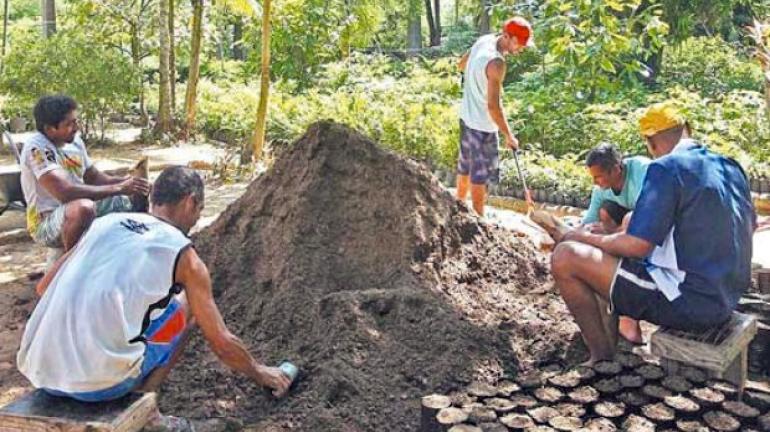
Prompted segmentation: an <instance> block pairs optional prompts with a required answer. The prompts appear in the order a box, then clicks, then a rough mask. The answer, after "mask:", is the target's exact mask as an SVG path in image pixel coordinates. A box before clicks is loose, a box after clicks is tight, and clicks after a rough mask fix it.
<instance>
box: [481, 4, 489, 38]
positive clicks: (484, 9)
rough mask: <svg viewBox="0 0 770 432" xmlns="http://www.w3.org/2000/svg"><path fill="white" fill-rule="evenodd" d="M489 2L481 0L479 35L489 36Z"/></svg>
mask: <svg viewBox="0 0 770 432" xmlns="http://www.w3.org/2000/svg"><path fill="white" fill-rule="evenodd" d="M490 6H491V4H490V2H489V0H481V11H480V14H479V21H478V23H479V33H481V34H483V35H485V34H489V7H490Z"/></svg>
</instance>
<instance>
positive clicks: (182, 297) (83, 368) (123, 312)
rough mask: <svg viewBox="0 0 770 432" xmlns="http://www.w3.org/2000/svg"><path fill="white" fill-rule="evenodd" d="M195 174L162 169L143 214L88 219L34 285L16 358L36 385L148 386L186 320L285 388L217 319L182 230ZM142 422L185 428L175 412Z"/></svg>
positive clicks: (220, 352) (169, 363)
mask: <svg viewBox="0 0 770 432" xmlns="http://www.w3.org/2000/svg"><path fill="white" fill-rule="evenodd" d="M203 200H204V197H203V181H202V180H201V178H200V176H199V175H198V174H197V173H196V172H195V171H194V170H192V169H189V168H185V167H170V168H167V169H165V170H164V171H163V172H162V173H161V174H160V176H159V177H158V179H157V180H156V181H155V184H154V185H153V188H152V196H151V203H152V206H151V208H150V214H143V213H113V214H110V215H107V216H104V217H101V218H98V219H96V220H95V221H94V222H93V224H92V225H91V227H90V228H89V229H88V231H86V232H85V234H84V235H83V236H82V237H81V238H80V240H79V241H78V243H77V244H76V245H75V246H74V247H73V248H72V249H70V250H69V251H68V252H67V253H66V254H64V255H63V256H62V257H61V258H60V259H59V260H58V261H57V262H56V263H55V264H54V266H53V267H52V268H51V270H50V271H49V272H48V273H47V274H46V275H45V276H44V277H43V279H42V280H41V281H40V282H39V283H38V285H37V292H38V294H39V295H40V296H41V298H40V301H39V302H38V304H37V306H36V307H35V310H34V311H33V312H32V315H31V316H30V318H29V321H28V322H27V325H26V328H25V331H24V336H23V337H22V341H21V346H20V348H19V352H18V355H17V359H16V362H17V365H18V367H19V370H20V371H21V373H22V374H24V375H25V376H26V377H27V378H28V379H29V380H30V382H31V383H32V384H33V385H34V386H35V387H36V388H40V389H43V390H45V391H46V392H48V393H50V394H53V395H57V396H67V397H71V398H74V399H78V400H81V401H85V402H98V401H105V400H112V399H117V398H120V397H122V396H124V395H126V394H128V393H129V392H134V391H153V390H155V389H157V388H158V387H159V385H160V383H161V382H162V381H163V379H164V378H165V377H166V375H167V374H168V372H169V371H170V370H171V368H172V367H173V365H174V363H175V362H176V360H177V359H178V358H179V355H180V354H181V352H182V350H183V348H184V345H185V343H186V342H187V340H188V338H189V336H190V330H191V328H192V327H193V325H195V324H197V326H198V327H200V329H201V332H202V333H203V337H204V338H205V339H206V341H207V342H208V343H209V346H210V347H211V349H212V351H213V352H214V353H215V354H216V355H217V356H218V357H219V359H220V360H221V361H222V362H223V363H224V364H225V365H227V366H228V367H230V368H231V369H235V370H236V371H238V372H241V373H243V374H245V375H246V376H248V377H249V378H251V379H253V380H254V381H256V382H257V383H258V384H260V385H262V386H264V387H267V388H270V389H272V390H273V394H274V395H276V396H282V395H283V394H285V393H286V391H287V389H288V387H289V385H290V380H289V378H288V377H287V376H286V375H284V374H283V373H282V372H281V371H280V370H279V369H278V368H273V367H267V366H265V365H263V364H261V363H259V362H258V361H257V360H255V359H254V357H252V356H251V355H250V354H249V352H248V351H247V349H246V346H245V345H244V344H243V342H241V341H240V339H238V337H236V336H234V335H233V334H232V333H230V331H229V330H228V329H227V327H226V326H225V323H224V321H223V320H222V316H221V314H220V312H219V309H218V308H217V305H216V304H215V303H214V297H213V295H212V288H211V279H210V277H209V273H208V269H207V268H206V265H205V264H204V263H203V262H202V261H201V260H200V258H199V257H198V254H197V253H196V252H195V249H194V248H192V247H191V242H190V239H189V238H188V237H187V233H188V232H189V230H190V229H191V228H192V227H193V226H194V225H195V223H196V222H197V221H198V219H199V218H200V214H201V210H202V209H203ZM152 422H153V423H154V424H155V425H157V426H164V427H167V428H171V429H172V430H179V429H182V430H185V429H187V427H186V426H189V424H188V423H187V422H186V420H184V419H177V418H173V417H167V416H161V415H160V413H156V415H155V416H154V417H153V420H152Z"/></svg>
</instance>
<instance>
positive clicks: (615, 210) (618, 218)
mask: <svg viewBox="0 0 770 432" xmlns="http://www.w3.org/2000/svg"><path fill="white" fill-rule="evenodd" d="M649 164H650V160H649V159H647V158H646V157H643V156H634V157H629V158H626V159H623V158H622V157H621V156H620V152H618V149H617V148H615V146H613V145H610V144H600V145H599V146H597V147H596V148H594V149H593V150H591V151H590V152H589V153H588V156H586V167H587V168H588V172H589V173H590V174H591V177H592V178H593V180H594V184H595V185H596V186H595V187H594V190H593V192H592V193H591V204H590V206H589V207H588V211H587V212H586V214H585V216H584V217H583V224H584V225H588V226H590V228H591V232H593V233H595V234H615V233H618V232H624V231H625V230H626V228H627V227H628V222H629V220H631V213H632V212H633V210H634V207H636V200H637V199H639V194H640V193H641V191H642V185H643V184H644V178H645V176H646V175H647V166H648V165H649ZM619 331H620V334H621V336H623V338H625V339H626V340H628V341H629V342H631V343H634V344H641V343H642V342H643V341H642V334H641V330H640V329H639V323H638V322H637V321H636V320H633V319H631V318H628V317H621V318H620V322H619Z"/></svg>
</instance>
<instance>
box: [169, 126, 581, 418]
mask: <svg viewBox="0 0 770 432" xmlns="http://www.w3.org/2000/svg"><path fill="white" fill-rule="evenodd" d="M195 243H196V248H197V250H198V252H199V254H200V255H201V257H202V258H203V260H204V261H205V262H206V263H207V264H208V266H209V270H210V271H211V275H212V280H213V285H214V290H215V296H216V299H217V303H218V305H219V307H220V309H221V311H222V313H223V315H224V317H225V321H226V322H227V324H228V326H229V327H230V329H231V330H232V331H233V333H235V334H237V335H238V336H240V337H241V338H243V339H244V341H245V342H246V344H247V345H249V347H250V348H251V349H253V350H258V351H254V352H259V353H261V356H262V360H264V361H267V362H268V363H269V364H277V363H278V362H279V361H280V360H282V359H290V360H291V361H293V362H295V363H296V364H298V365H299V366H300V367H301V368H302V369H303V370H304V372H305V373H306V377H305V378H304V379H303V380H302V381H301V382H300V384H299V386H298V388H297V389H296V390H295V391H294V392H293V393H292V395H291V396H290V397H288V398H286V399H284V400H281V401H274V400H272V399H271V398H269V397H267V396H266V395H265V393H264V392H263V391H262V390H261V389H260V388H258V387H257V386H256V385H254V384H253V383H251V382H250V381H249V380H248V379H246V378H245V377H243V376H241V375H237V374H234V373H231V372H229V371H227V370H225V369H224V367H223V366H221V365H220V364H219V363H218V361H217V360H216V358H215V357H214V356H213V354H211V352H210V351H209V350H208V348H206V346H205V341H203V339H202V338H201V337H200V336H196V337H194V338H193V340H192V341H191V344H190V346H189V347H188V349H187V351H186V353H185V356H184V358H183V359H182V361H181V363H180V366H179V367H178V368H177V370H176V371H175V372H174V373H173V374H172V376H171V377H170V380H169V382H168V383H167V384H166V386H165V388H164V390H165V394H164V395H163V397H162V399H161V408H162V409H163V410H164V411H165V412H167V413H169V414H178V415H186V416H190V417H192V418H211V417H229V418H236V419H239V421H240V422H242V423H244V424H254V423H258V424H259V425H270V426H271V428H270V430H281V429H298V430H312V431H345V430H403V431H406V430H415V429H416V427H417V425H418V423H419V403H420V402H419V401H420V397H422V396H423V395H425V394H427V393H430V392H433V391H449V390H451V389H452V388H457V387H459V386H461V385H462V384H463V383H467V382H469V381H470V380H471V379H478V378H481V379H483V378H494V377H499V376H500V375H502V374H503V373H507V374H511V375H515V373H516V370H517V368H518V367H520V366H521V365H522V364H524V365H531V364H534V363H537V362H539V361H546V360H548V361H552V360H554V359H555V358H556V359H558V357H559V356H563V355H564V353H565V350H566V347H567V345H568V344H569V343H570V340H571V339H572V338H573V336H574V332H575V330H576V328H575V327H574V325H573V324H572V323H571V320H569V319H568V313H567V310H566V308H565V307H564V306H563V304H562V302H561V301H557V300H556V298H555V294H553V293H548V294H535V293H532V294H528V292H529V291H531V290H535V289H537V288H542V285H543V284H545V283H548V277H547V274H546V273H547V268H546V262H545V257H544V256H543V255H541V254H540V253H539V252H538V251H536V250H534V248H533V247H532V246H531V245H530V244H529V243H528V241H526V240H522V239H520V238H517V237H515V236H513V235H511V233H509V232H506V231H502V230H501V229H499V228H495V227H492V226H489V225H486V224H484V223H480V221H479V220H478V218H476V217H475V216H473V215H472V214H471V213H470V212H469V210H468V209H467V208H466V207H465V206H464V205H462V204H460V203H459V202H458V201H456V200H455V199H454V198H453V197H452V196H451V195H450V193H449V192H447V191H446V190H445V189H443V188H442V187H441V185H440V184H439V183H438V182H437V181H436V180H435V179H434V178H433V177H432V176H431V175H430V173H429V172H428V171H427V170H425V169H424V168H423V167H422V166H420V165H418V164H417V163H415V162H412V161H409V160H406V159H404V158H401V157H399V156H397V155H394V154H392V153H389V152H387V151H385V150H382V149H380V148H379V147H377V146H376V145H375V144H374V143H373V142H372V141H370V140H369V139H367V138H365V137H364V136H362V135H360V134H358V133H356V132H353V131H351V130H350V129H348V128H346V127H344V126H341V125H338V124H334V123H331V122H322V123H318V124H316V125H314V126H312V127H311V128H310V129H309V130H308V132H307V133H306V134H305V136H304V137H302V138H301V139H300V140H299V141H298V142H296V143H295V144H294V145H293V146H292V147H290V148H289V149H288V150H287V151H286V152H285V153H284V154H282V155H281V156H280V157H279V158H278V160H277V161H276V162H275V164H274V166H273V167H272V169H271V170H270V171H269V172H267V173H266V174H265V175H263V176H261V177H260V178H258V179H257V180H255V181H254V182H253V183H252V184H251V185H250V186H249V188H248V190H247V191H246V193H245V194H244V195H243V196H242V197H241V198H240V199H238V200H237V201H236V202H235V203H233V204H232V205H231V206H230V207H228V209H227V210H226V211H225V212H224V213H223V214H222V215H221V216H220V217H219V219H218V220H217V221H216V222H215V223H214V224H213V225H211V226H210V227H208V228H207V229H205V230H204V231H202V232H201V233H200V234H199V235H198V236H197V238H196V239H195ZM539 292H542V289H540V290H539Z"/></svg>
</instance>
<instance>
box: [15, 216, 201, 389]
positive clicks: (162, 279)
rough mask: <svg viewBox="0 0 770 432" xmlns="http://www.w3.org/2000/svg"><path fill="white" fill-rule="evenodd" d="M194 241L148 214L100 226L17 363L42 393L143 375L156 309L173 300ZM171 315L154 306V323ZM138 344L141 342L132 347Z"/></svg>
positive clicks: (27, 336) (30, 327) (37, 314)
mask: <svg viewBox="0 0 770 432" xmlns="http://www.w3.org/2000/svg"><path fill="white" fill-rule="evenodd" d="M188 245H190V240H189V239H188V238H187V236H185V235H184V234H183V233H182V231H180V230H179V229H177V228H176V227H174V226H172V225H170V224H168V223H166V222H164V221H162V220H160V219H158V218H156V217H154V216H151V215H148V214H142V213H114V214H109V215H106V216H103V217H100V218H98V219H96V220H95V221H94V223H93V224H92V225H91V227H90V228H89V229H88V231H87V232H86V233H85V235H84V236H83V237H82V238H81V239H80V241H79V242H78V244H77V245H76V246H75V249H73V251H72V254H71V255H70V257H69V259H68V260H67V261H66V262H65V263H64V264H63V265H62V267H61V268H60V269H59V271H58V272H57V274H56V276H55V277H54V278H53V280H52V281H51V283H50V285H49V286H48V289H47V290H46V292H45V294H44V295H43V297H42V298H41V299H40V302H38V304H37V307H35V310H34V311H33V312H32V316H31V317H30V318H29V321H28V322H27V326H26V329H25V331H24V336H23V337H22V340H21V347H20V348H19V352H18V354H17V357H16V361H17V364H18V367H19V370H20V371H21V373H22V374H24V376H26V377H27V378H28V379H29V380H30V382H31V383H32V384H33V385H34V386H35V387H37V388H41V387H42V388H48V389H52V390H59V391H63V392H68V393H80V392H90V391H97V390H104V389H107V388H109V387H112V386H114V385H116V384H118V383H120V382H122V381H124V380H125V379H127V378H130V377H136V376H138V375H139V373H140V371H141V365H142V360H143V358H144V344H143V343H142V342H141V341H137V340H135V338H137V337H138V336H140V335H141V333H142V331H143V328H142V325H143V320H144V318H145V315H148V314H150V305H153V304H154V303H157V302H159V301H160V300H162V299H164V298H166V297H168V296H170V292H171V289H172V286H173V285H174V271H175V267H176V262H177V259H178V257H179V256H180V254H181V252H182V251H183V250H184V249H185V248H186V247H187V246H188ZM163 310H164V309H156V308H153V310H152V311H151V312H152V313H151V316H150V318H156V317H157V316H159V315H160V314H161V313H163ZM132 340H134V341H133V342H131V341H132Z"/></svg>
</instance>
